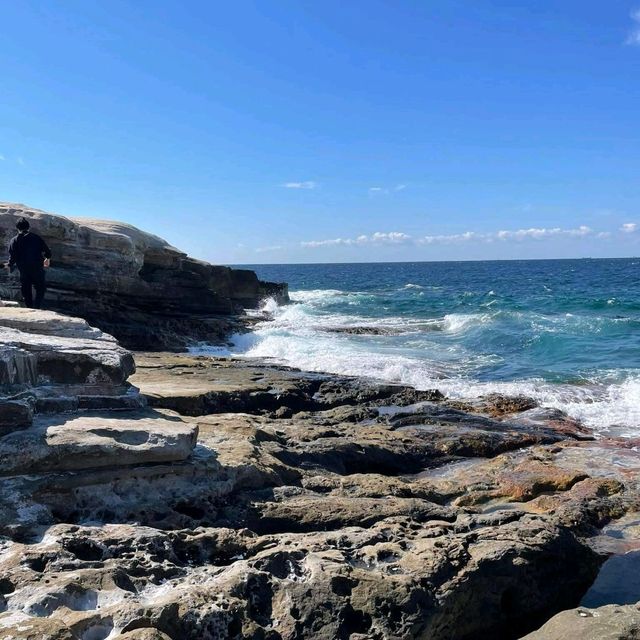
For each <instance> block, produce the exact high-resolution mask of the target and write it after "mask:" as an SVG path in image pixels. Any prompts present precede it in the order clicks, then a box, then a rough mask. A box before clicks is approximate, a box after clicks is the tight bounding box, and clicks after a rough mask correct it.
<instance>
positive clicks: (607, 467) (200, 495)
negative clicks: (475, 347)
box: [0, 307, 640, 640]
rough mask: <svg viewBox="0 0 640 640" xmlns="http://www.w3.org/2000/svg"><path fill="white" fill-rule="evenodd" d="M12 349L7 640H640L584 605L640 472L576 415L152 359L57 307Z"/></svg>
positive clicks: (633, 615)
mask: <svg viewBox="0 0 640 640" xmlns="http://www.w3.org/2000/svg"><path fill="white" fill-rule="evenodd" d="M0 339H1V345H2V346H1V348H2V358H1V360H0V362H2V365H1V366H2V369H1V375H2V378H1V384H2V400H1V401H0V415H1V416H2V423H1V424H2V429H3V431H2V432H1V434H0V640H10V639H12V640H17V639H21V640H25V639H29V640H36V639H38V640H107V639H108V640H112V639H115V638H118V639H119V638H122V639H129V640H136V639H138V640H167V639H170V640H189V639H193V640H196V639H197V640H213V639H215V640H218V639H223V638H229V639H239V638H256V639H262V640H294V639H306V638H309V639H314V640H315V639H319V640H334V639H349V640H365V639H372V640H387V639H389V640H396V639H397V640H410V639H420V640H474V639H475V640H481V639H484V638H492V639H496V640H500V639H504V640H511V639H516V638H520V637H523V636H525V635H526V634H528V633H531V634H533V635H531V636H529V637H531V638H532V639H534V638H535V640H538V638H549V639H553V638H556V637H557V638H560V637H563V638H564V637H566V638H572V637H576V638H577V637H578V635H577V634H578V633H579V634H580V637H581V638H583V639H584V638H594V639H595V638H596V637H598V638H608V637H611V638H613V637H621V636H620V634H618V635H617V636H616V635H615V633H617V632H618V631H619V630H621V629H625V630H626V631H625V633H627V632H628V633H635V631H629V629H637V617H638V614H637V608H635V605H625V606H622V607H618V608H617V609H616V608H613V609H612V608H611V607H610V606H609V607H607V606H604V607H602V608H595V609H589V610H588V612H589V613H587V614H585V615H582V613H585V610H584V609H575V608H576V607H578V606H579V604H580V601H581V599H582V597H583V596H584V594H585V593H586V592H587V591H588V590H589V588H590V586H591V585H592V584H593V582H594V580H595V579H596V577H597V576H598V573H599V571H600V568H601V566H602V564H603V562H605V560H606V559H607V558H608V557H609V556H610V555H611V553H613V552H614V547H615V544H618V543H619V539H620V536H617V537H616V536H615V535H613V534H611V535H609V536H608V535H607V533H606V532H607V527H612V526H613V527H615V523H618V522H623V521H624V518H631V519H632V520H633V518H632V516H633V514H634V513H635V512H636V511H637V510H638V508H639V496H640V492H639V490H638V482H637V478H638V475H637V472H638V471H639V470H640V460H639V459H638V455H637V453H636V451H635V450H634V449H633V447H632V446H628V447H625V445H624V443H614V442H608V441H602V440H595V439H594V438H593V437H592V436H591V434H590V433H589V432H588V431H587V430H586V429H584V428H583V427H582V426H581V425H580V424H578V423H576V422H575V421H574V420H571V419H569V418H568V417H567V416H565V415H564V414H562V413H561V412H557V411H549V410H544V409H542V408H540V407H537V406H535V403H533V402H532V401H530V400H529V399H527V398H511V399H506V398H498V397H487V398H485V399H483V400H481V401H469V402H460V401H456V402H453V401H451V400H449V399H447V398H445V397H444V396H443V395H442V394H440V393H439V392H438V391H437V390H431V391H416V390H414V389H411V388H409V387H406V386H402V385H391V384H375V383H372V382H367V381H362V380H358V379H355V378H347V377H340V376H331V375H323V374H307V373H304V372H300V371H295V370H291V369H287V368H285V367H279V366H276V365H273V364H270V363H265V362H257V361H241V360H233V359H229V358H217V359H214V358H204V357H197V356H190V355H177V354H172V353H137V354H132V353H130V352H128V351H126V350H125V349H123V348H122V347H121V346H119V344H118V343H117V342H116V341H115V340H114V339H113V338H111V336H109V335H107V334H105V333H103V332H102V331H100V330H97V329H94V328H92V327H91V326H89V325H88V324H87V323H86V322H85V321H83V320H80V319H77V318H68V317H66V316H62V315H59V314H56V313H52V312H43V311H30V310H25V309H19V308H12V307H7V308H0ZM620 456H626V458H625V460H624V464H618V463H617V461H619V459H620ZM621 518H622V520H621ZM627 531H633V532H635V531H636V529H633V528H628V529H627ZM633 536H635V533H633V535H632V536H631V537H633ZM626 543H627V544H628V545H630V546H629V547H628V548H633V540H632V539H628V540H626ZM612 545H613V546H612ZM562 611H564V613H560V612H562ZM581 611H582V613H581ZM556 614H559V617H553V616H555V615H556ZM542 625H546V626H544V627H543V628H542V630H540V631H537V630H538V629H539V628H540V627H541V626H542ZM567 629H568V630H569V631H567ZM569 632H570V633H574V635H573V636H571V635H561V634H563V633H564V634H567V633H569ZM589 633H591V635H588V634H589ZM607 633H608V634H610V635H606V634H607ZM620 633H622V632H621V631H620ZM541 634H542V635H541ZM554 634H555V635H554ZM597 634H601V635H597ZM624 637H631V638H632V637H635V636H633V635H629V636H624Z"/></svg>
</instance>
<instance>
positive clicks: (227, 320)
mask: <svg viewBox="0 0 640 640" xmlns="http://www.w3.org/2000/svg"><path fill="white" fill-rule="evenodd" d="M20 217H26V218H27V219H28V220H29V221H30V222H31V225H32V229H33V231H34V232H36V233H38V234H39V235H41V236H42V237H43V238H44V239H45V241H46V242H47V244H48V245H49V247H50V248H51V251H52V253H53V258H52V261H51V268H50V269H48V271H47V282H48V292H47V296H46V307H47V308H50V309H53V310H55V311H60V312H63V313H71V314H73V315H74V316H81V317H82V318H85V319H86V320H88V321H89V322H91V324H92V325H94V326H96V327H99V328H100V329H102V330H103V331H105V332H108V333H110V334H112V335H114V336H116V337H117V338H118V340H120V342H121V343H122V344H124V345H125V346H128V347H130V348H145V349H182V348H184V347H185V346H187V345H188V344H190V343H192V342H193V341H195V340H206V341H208V342H210V343H215V342H220V341H223V340H224V338H225V336H227V335H228V334H229V333H230V332H231V331H233V330H238V329H239V328H240V324H239V322H238V314H240V313H241V312H242V309H243V308H247V307H255V306H257V305H258V304H259V302H260V301H261V300H262V299H264V298H265V297H274V298H276V299H278V300H286V299H288V294H287V287H286V285H284V284H276V283H271V282H262V281H260V280H258V278H257V276H256V274H255V273H254V272H253V271H249V270H246V269H230V268H229V267H221V266H215V265H211V264H208V263H206V262H202V261H199V260H195V259H193V258H190V257H189V256H187V254H185V253H183V252H181V251H180V250H178V249H176V248H175V247H172V246H171V245H169V244H168V243H167V242H166V241H165V240H163V239H162V238H158V237H157V236H154V235H151V234H149V233H145V232H144V231H141V230H140V229H136V228H135V227H133V226H131V225H128V224H125V223H120V222H114V221H105V220H94V219H90V218H66V217H64V216H59V215H54V214H51V213H46V212H44V211H40V210H38V209H32V208H29V207H26V206H24V205H20V204H11V203H0V244H1V245H2V246H5V247H6V246H7V245H8V243H9V240H10V239H11V238H12V237H13V236H14V235H15V233H16V230H15V224H16V221H17V220H18V219H19V218H20ZM19 296H20V283H19V279H18V277H17V275H16V274H9V273H8V272H6V271H4V270H3V271H1V272H0V297H1V298H3V299H7V300H18V299H19Z"/></svg>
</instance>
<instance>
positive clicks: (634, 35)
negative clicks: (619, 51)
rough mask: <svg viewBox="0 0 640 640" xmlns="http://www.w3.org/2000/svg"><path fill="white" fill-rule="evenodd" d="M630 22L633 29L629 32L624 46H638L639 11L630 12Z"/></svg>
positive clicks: (639, 31)
mask: <svg viewBox="0 0 640 640" xmlns="http://www.w3.org/2000/svg"><path fill="white" fill-rule="evenodd" d="M631 20H633V23H634V24H633V28H632V29H631V31H630V32H629V35H628V36H627V39H626V40H625V44H630V45H632V46H633V45H635V46H640V9H635V10H634V11H632V12H631Z"/></svg>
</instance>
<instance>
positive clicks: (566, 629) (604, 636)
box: [522, 604, 640, 640]
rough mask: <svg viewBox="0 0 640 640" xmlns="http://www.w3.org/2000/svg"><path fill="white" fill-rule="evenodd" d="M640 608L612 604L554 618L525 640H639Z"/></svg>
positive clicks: (579, 610)
mask: <svg viewBox="0 0 640 640" xmlns="http://www.w3.org/2000/svg"><path fill="white" fill-rule="evenodd" d="M639 638H640V606H638V605H626V606H622V605H617V604H612V605H608V606H606V607H600V608H598V609H587V608H586V607H580V608H579V609H570V610H568V611H563V612H562V613H559V614H558V615H557V616H555V617H553V618H551V620H549V622H547V623H546V624H545V625H544V626H542V627H541V628H540V629H538V631H534V632H533V633H530V634H529V635H527V636H525V637H524V638H522V640H638V639H639Z"/></svg>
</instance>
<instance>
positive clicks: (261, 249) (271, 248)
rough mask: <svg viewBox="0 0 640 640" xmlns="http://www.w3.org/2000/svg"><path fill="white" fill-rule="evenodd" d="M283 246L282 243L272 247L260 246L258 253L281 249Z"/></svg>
mask: <svg viewBox="0 0 640 640" xmlns="http://www.w3.org/2000/svg"><path fill="white" fill-rule="evenodd" d="M282 248H283V247H282V245H280V244H276V245H272V246H270V247H258V248H257V249H256V253H268V252H269V251H281V250H282Z"/></svg>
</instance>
